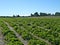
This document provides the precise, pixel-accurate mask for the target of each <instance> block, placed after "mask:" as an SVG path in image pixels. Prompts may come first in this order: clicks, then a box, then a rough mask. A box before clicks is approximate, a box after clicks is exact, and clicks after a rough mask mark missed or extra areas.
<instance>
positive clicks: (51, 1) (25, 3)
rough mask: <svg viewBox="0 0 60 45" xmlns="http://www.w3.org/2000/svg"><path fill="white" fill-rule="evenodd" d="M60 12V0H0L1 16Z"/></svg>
mask: <svg viewBox="0 0 60 45" xmlns="http://www.w3.org/2000/svg"><path fill="white" fill-rule="evenodd" d="M34 12H39V13H40V12H46V13H54V12H60V0H0V16H12V15H13V14H15V15H17V14H19V15H21V16H25V15H26V16H27V15H30V14H31V13H34Z"/></svg>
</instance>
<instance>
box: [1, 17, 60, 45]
mask: <svg viewBox="0 0 60 45" xmlns="http://www.w3.org/2000/svg"><path fill="white" fill-rule="evenodd" d="M6 23H8V24H9V25H8V24H6ZM9 26H10V27H11V28H13V30H14V31H12V29H10V28H9ZM0 27H1V30H2V34H3V36H4V42H5V44H6V45H60V18H59V17H57V18H56V17H50V18H47V17H24V18H23V17H20V18H0ZM15 32H16V33H17V34H19V36H17V35H16V34H15ZM19 37H21V38H22V39H23V40H22V39H21V38H20V39H19ZM25 41H26V43H24V42H25Z"/></svg>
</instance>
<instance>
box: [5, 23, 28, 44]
mask: <svg viewBox="0 0 60 45" xmlns="http://www.w3.org/2000/svg"><path fill="white" fill-rule="evenodd" d="M4 23H5V24H6V25H7V26H8V28H9V29H10V30H11V31H13V32H14V33H15V35H16V36H17V38H18V39H19V40H20V41H21V42H22V43H23V44H24V45H28V42H27V41H26V40H24V39H23V38H22V37H21V36H20V35H19V34H18V33H17V32H16V31H15V30H14V29H13V28H12V27H11V26H10V25H9V24H8V23H7V22H4Z"/></svg>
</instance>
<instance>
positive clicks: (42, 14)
mask: <svg viewBox="0 0 60 45" xmlns="http://www.w3.org/2000/svg"><path fill="white" fill-rule="evenodd" d="M40 16H48V14H47V13H42V12H40Z"/></svg>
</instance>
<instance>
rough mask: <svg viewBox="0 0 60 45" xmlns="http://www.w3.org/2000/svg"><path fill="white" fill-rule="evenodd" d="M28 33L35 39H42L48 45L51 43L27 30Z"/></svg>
mask: <svg viewBox="0 0 60 45" xmlns="http://www.w3.org/2000/svg"><path fill="white" fill-rule="evenodd" d="M21 28H22V29H25V28H24V27H21ZM29 34H31V35H32V36H33V37H35V38H36V39H39V40H42V41H44V42H46V43H47V44H48V45H52V44H51V43H50V42H49V41H48V40H45V39H43V38H40V37H38V36H36V35H34V34H33V33H31V32H29Z"/></svg>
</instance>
